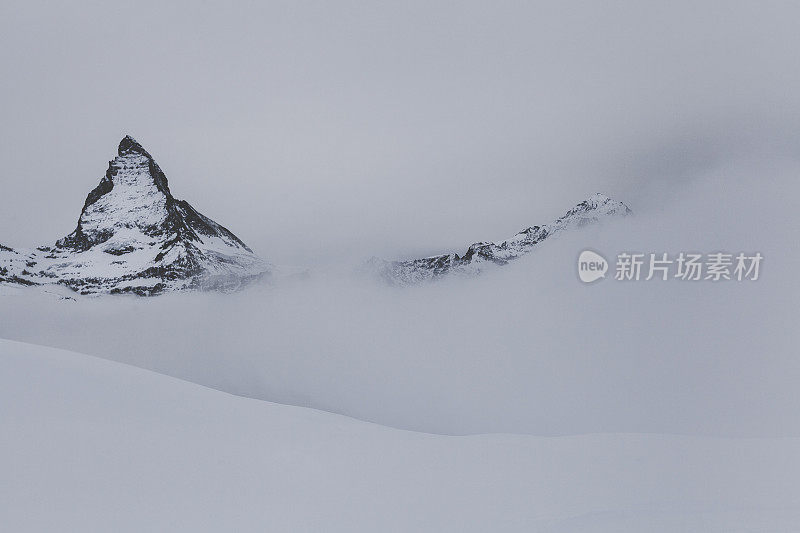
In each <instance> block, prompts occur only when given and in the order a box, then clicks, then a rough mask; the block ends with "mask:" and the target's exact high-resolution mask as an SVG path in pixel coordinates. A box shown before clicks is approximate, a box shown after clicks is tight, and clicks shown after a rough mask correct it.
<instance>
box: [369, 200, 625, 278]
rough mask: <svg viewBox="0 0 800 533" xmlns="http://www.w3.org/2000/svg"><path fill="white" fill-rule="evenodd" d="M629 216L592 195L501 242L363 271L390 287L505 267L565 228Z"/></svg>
mask: <svg viewBox="0 0 800 533" xmlns="http://www.w3.org/2000/svg"><path fill="white" fill-rule="evenodd" d="M629 214H631V210H630V208H628V206H627V205H625V204H623V203H622V202H617V201H615V200H612V199H611V198H609V197H608V196H606V195H604V194H600V193H596V194H593V195H592V196H590V197H589V198H587V199H586V200H584V201H583V202H581V203H579V204H578V205H576V206H575V207H573V208H572V209H570V210H569V211H567V212H566V213H565V214H564V216H562V217H560V218H558V219H556V220H554V221H553V222H550V223H549V224H545V225H543V226H531V227H529V228H526V229H524V230H522V231H520V232H519V233H517V234H516V235H514V236H513V237H511V238H510V239H506V240H504V241H501V242H476V243H474V244H472V245H471V246H470V247H469V248H468V249H467V251H466V252H465V253H464V255H461V256H459V255H458V254H455V253H450V254H443V255H435V256H431V257H425V258H423V259H411V260H405V261H386V260H384V259H380V258H373V259H371V260H370V261H369V262H368V263H367V265H366V269H367V270H368V271H371V272H373V273H375V274H377V275H378V276H379V277H380V278H381V279H383V280H384V281H387V282H388V283H390V284H392V285H409V284H413V283H417V282H420V281H427V280H432V279H437V278H440V277H442V276H444V275H447V274H451V273H462V274H471V273H479V272H481V271H482V270H484V269H485V267H486V266H488V265H505V264H507V263H508V262H509V261H512V260H514V259H517V258H518V257H520V256H522V255H525V254H527V253H528V252H530V251H532V250H533V249H534V248H535V247H536V246H537V245H538V244H539V243H541V242H542V241H544V240H545V239H547V238H549V237H551V236H553V235H555V234H557V233H560V232H561V231H564V230H566V229H572V228H580V227H583V226H586V225H589V224H595V223H597V222H599V221H601V220H603V219H607V218H613V217H621V216H627V215H629Z"/></svg>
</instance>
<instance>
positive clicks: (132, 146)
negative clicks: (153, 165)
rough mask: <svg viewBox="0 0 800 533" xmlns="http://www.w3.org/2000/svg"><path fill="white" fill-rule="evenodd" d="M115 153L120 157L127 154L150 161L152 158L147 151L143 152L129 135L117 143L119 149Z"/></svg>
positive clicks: (140, 146)
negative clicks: (143, 157) (139, 156)
mask: <svg viewBox="0 0 800 533" xmlns="http://www.w3.org/2000/svg"><path fill="white" fill-rule="evenodd" d="M117 153H118V154H119V155H120V156H124V155H128V154H140V155H143V156H145V157H148V158H150V159H152V156H151V155H150V154H149V153H148V152H147V150H145V149H144V147H143V146H142V145H141V144H139V143H138V142H137V141H136V139H134V138H133V137H131V136H130V135H126V136H125V137H123V138H122V140H121V141H120V142H119V147H117Z"/></svg>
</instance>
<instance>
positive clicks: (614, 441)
mask: <svg viewBox="0 0 800 533" xmlns="http://www.w3.org/2000/svg"><path fill="white" fill-rule="evenodd" d="M0 420H2V426H3V431H2V433H0V457H2V459H0V470H2V472H3V475H2V483H0V523H2V525H3V526H2V528H3V530H4V531H13V532H27V531H81V532H90V531H104V532H106V531H116V532H122V531H132V532H134V531H135V532H141V531H191V532H198V531H259V532H263V531H526V532H530V531H615V532H619V531H637V532H640V531H648V532H656V531H702V532H713V531H726V532H731V531H796V530H798V529H800V491H798V483H797V480H798V479H800V439H718V438H698V437H685V436H672V435H657V434H653V435H644V434H640V435H637V434H597V435H580V436H571V437H556V438H543V437H533V436H520V435H478V436H470V437H446V436H438V435H430V434H424V433H414V432H408V431H401V430H396V429H389V428H386V427H383V426H379V425H374V424H369V423H365V422H359V421H356V420H353V419H350V418H346V417H343V416H340V415H334V414H329V413H324V412H320V411H315V410H311V409H306V408H299V407H289V406H284V405H278V404H273V403H268V402H264V401H259V400H253V399H246V398H241V397H237V396H232V395H230V394H227V393H223V392H219V391H215V390H212V389H208V388H205V387H202V386H199V385H195V384H191V383H188V382H185V381H181V380H178V379H174V378H170V377H166V376H163V375H159V374H156V373H152V372H149V371H146V370H142V369H138V368H134V367H131V366H127V365H123V364H120V363H115V362H110V361H106V360H102V359H97V358H94V357H91V356H86V355H82V354H77V353H73V352H67V351H63V350H56V349H52V348H45V347H41V346H36V345H31V344H24V343H19V342H11V341H7V340H2V341H0Z"/></svg>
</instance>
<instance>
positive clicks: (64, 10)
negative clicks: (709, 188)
mask: <svg viewBox="0 0 800 533" xmlns="http://www.w3.org/2000/svg"><path fill="white" fill-rule="evenodd" d="M799 19H800V8H798V5H797V4H796V3H794V2H752V3H743V2H726V3H724V4H723V3H720V2H696V1H693V2H669V3H663V2H659V3H654V2H607V1H606V2H594V3H564V2H480V3H478V2H397V3H393V4H388V3H382V2H298V1H292V2H242V3H239V4H238V5H236V6H232V5H230V4H229V3H224V4H223V3H219V4H218V5H217V4H213V3H208V2H204V3H201V4H199V3H193V2H176V3H172V4H171V5H167V6H165V5H164V4H163V3H162V2H157V3H148V2H135V3H132V2H125V3H117V4H116V5H109V3H108V2H79V3H75V2H71V3H68V2H64V3H52V2H48V3H39V2H14V1H12V2H9V1H6V2H3V3H2V5H0V68H1V71H2V73H3V75H2V82H0V119H1V120H0V123H1V124H2V126H0V135H1V136H2V138H0V161H2V176H1V177H0V180H2V182H1V183H2V191H3V194H2V196H0V242H2V243H4V244H8V245H12V246H22V247H25V246H35V245H39V244H43V243H50V242H52V241H54V240H55V239H56V238H58V237H60V236H62V235H64V234H66V233H68V232H69V231H71V230H72V229H73V227H74V225H75V222H76V220H77V217H78V214H79V211H80V208H81V206H82V204H83V201H84V199H85V196H86V194H87V193H88V191H89V190H90V189H91V188H93V187H94V186H95V185H96V183H97V182H98V181H99V179H100V178H101V177H102V176H103V174H104V172H105V169H106V166H107V161H108V160H109V159H111V158H112V157H113V156H114V154H115V150H116V145H117V143H118V142H119V140H120V138H121V137H122V136H123V135H124V134H126V133H129V134H131V135H133V136H134V137H136V138H137V139H138V140H139V141H140V142H141V143H142V144H143V145H144V146H145V147H146V148H147V149H148V150H149V151H150V152H151V153H152V154H153V155H154V156H155V157H156V159H157V160H158V162H159V163H160V165H161V167H162V168H163V169H164V171H165V172H166V174H167V176H168V178H169V180H170V186H171V189H172V191H173V193H174V194H175V195H176V196H177V197H179V198H183V199H186V200H188V201H190V202H191V203H192V204H193V205H194V206H195V207H196V208H198V209H199V210H200V211H201V212H203V213H204V214H206V215H208V216H210V217H212V218H214V219H215V220H217V221H218V222H220V223H222V224H224V225H226V226H227V227H228V228H230V229H231V230H232V231H234V233H236V234H237V235H239V236H240V237H241V238H242V239H243V240H245V242H247V243H248V244H250V245H251V246H252V247H253V248H254V249H255V250H256V251H257V252H258V253H260V254H261V255H263V256H264V257H265V258H267V259H268V260H271V261H274V262H279V263H305V264H315V263H323V262H330V261H338V260H340V259H343V258H346V259H352V258H359V257H363V256H369V255H372V254H376V255H383V256H390V257H392V256H413V255H417V254H426V253H434V252H443V251H449V250H461V249H462V248H463V247H465V246H466V245H467V244H469V243H470V242H473V241H476V240H488V239H499V238H502V237H506V236H509V235H511V234H513V233H514V232H516V231H517V230H519V229H521V228H523V227H526V226H528V225H531V224H536V223H541V222H545V221H547V220H549V219H550V218H553V217H555V216H557V215H559V214H561V213H562V212H563V211H565V210H566V209H567V208H568V207H570V206H571V205H572V204H574V203H577V202H578V201H580V200H581V199H582V198H583V197H586V196H588V195H589V194H591V193H594V192H596V191H602V192H605V193H607V194H609V195H611V196H613V197H615V198H617V199H619V200H622V201H625V202H627V203H628V204H630V205H631V207H632V208H634V209H635V210H638V211H641V210H648V209H653V208H657V207H658V206H659V205H661V204H662V203H663V202H668V201H669V200H670V198H671V197H672V196H674V195H675V194H676V193H678V192H680V191H681V190H682V189H683V188H684V187H685V186H686V184H687V182H688V181H690V180H692V179H693V178H692V176H694V175H696V174H698V173H699V172H703V171H706V170H708V169H709V168H713V167H714V166H715V165H718V164H720V162H721V161H726V160H728V159H730V158H731V157H733V156H741V155H742V154H747V153H751V152H753V153H768V154H769V153H780V154H781V155H785V156H789V157H791V158H796V157H797V154H798V141H799V140H800V139H799V138H800V135H799V134H798V133H799V132H800V99H799V98H798V94H800V68H798V67H800V65H798V52H797V50H798V49H800V36H798V32H797V20H799Z"/></svg>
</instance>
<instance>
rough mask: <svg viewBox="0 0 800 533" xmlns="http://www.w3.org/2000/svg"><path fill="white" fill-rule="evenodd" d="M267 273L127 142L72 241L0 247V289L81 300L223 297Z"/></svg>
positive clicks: (86, 207)
mask: <svg viewBox="0 0 800 533" xmlns="http://www.w3.org/2000/svg"><path fill="white" fill-rule="evenodd" d="M270 271H271V265H269V264H268V263H266V262H265V261H264V260H262V259H261V258H259V257H258V256H257V255H255V254H254V253H253V251H252V250H251V249H250V248H248V247H247V245H245V244H244V243H243V242H242V241H241V240H240V239H239V238H238V237H236V235H234V234H233V233H231V232H230V231H229V230H227V229H226V228H224V227H222V226H221V225H219V224H217V223H216V222H214V221H213V220H211V219H210V218H208V217H205V216H203V215H202V214H200V213H199V212H197V211H196V210H195V209H194V208H193V207H192V206H191V205H190V204H189V203H188V202H186V201H184V200H178V199H176V198H175V197H173V196H172V193H171V192H170V190H169V185H168V184H167V177H166V176H165V175H164V173H163V172H162V171H161V168H160V167H159V166H158V164H157V163H156V162H155V160H154V159H153V157H152V156H151V155H150V154H149V153H148V152H147V151H146V150H145V149H144V148H143V147H142V145H140V144H139V143H138V142H136V140H134V139H133V137H130V136H126V137H125V138H124V139H122V141H121V142H120V143H119V148H118V155H117V157H115V158H114V159H113V160H112V161H111V162H110V163H109V165H108V170H107V171H106V175H105V177H103V179H101V180H100V184H99V185H98V186H97V187H95V188H94V190H92V191H91V192H90V193H89V195H88V196H87V197H86V203H85V204H84V206H83V209H82V210H81V215H80V217H79V219H78V225H77V227H76V228H75V230H74V231H73V232H72V233H70V234H69V235H67V236H66V237H64V238H62V239H59V240H58V241H57V242H56V243H55V244H54V245H53V246H42V247H39V248H36V249H35V250H13V249H11V248H8V247H5V246H0V282H6V283H17V284H24V285H40V284H60V285H66V286H68V287H70V288H72V289H74V290H76V291H78V292H80V293H82V294H94V293H135V294H139V295H153V294H158V293H161V292H164V291H172V290H186V289H194V290H197V289H202V290H231V289H235V288H237V287H239V286H241V285H242V283H244V282H247V281H251V280H254V279H257V278H261V277H263V276H265V275H269V273H270Z"/></svg>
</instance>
